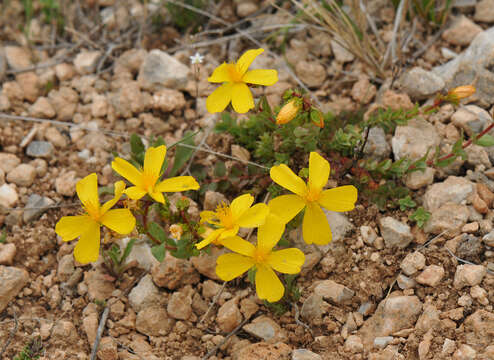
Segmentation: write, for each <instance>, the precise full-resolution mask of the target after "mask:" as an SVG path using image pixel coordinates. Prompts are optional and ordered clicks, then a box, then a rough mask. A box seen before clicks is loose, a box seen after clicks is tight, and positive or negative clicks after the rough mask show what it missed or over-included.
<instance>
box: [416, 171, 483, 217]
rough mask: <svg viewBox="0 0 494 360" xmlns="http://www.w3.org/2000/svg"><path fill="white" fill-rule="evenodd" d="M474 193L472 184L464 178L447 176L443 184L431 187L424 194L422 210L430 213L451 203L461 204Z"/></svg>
mask: <svg viewBox="0 0 494 360" xmlns="http://www.w3.org/2000/svg"><path fill="white" fill-rule="evenodd" d="M474 191H475V188H474V185H473V183H472V182H470V181H469V180H467V179H466V178H464V177H457V176H449V177H448V178H447V179H446V180H445V181H444V182H441V183H435V184H433V185H431V186H430V187H429V188H428V189H427V191H426V192H425V194H424V208H425V209H426V210H428V211H432V210H435V209H438V208H439V207H441V205H443V204H445V203H448V202H452V203H455V204H462V202H463V201H466V200H467V199H468V197H470V195H472V194H473V193H474Z"/></svg>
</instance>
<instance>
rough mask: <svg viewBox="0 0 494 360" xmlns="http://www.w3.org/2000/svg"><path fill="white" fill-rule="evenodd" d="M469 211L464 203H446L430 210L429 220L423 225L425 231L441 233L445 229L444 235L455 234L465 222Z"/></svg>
mask: <svg viewBox="0 0 494 360" xmlns="http://www.w3.org/2000/svg"><path fill="white" fill-rule="evenodd" d="M469 215H470V212H469V210H468V207H467V206H466V205H458V204H454V203H447V204H444V205H442V206H441V207H440V208H439V209H434V210H432V214H431V217H430V219H429V221H427V223H426V224H425V226H424V231H425V232H426V233H432V234H441V233H442V232H443V231H446V235H448V236H455V235H458V234H459V233H460V231H461V228H462V227H463V225H465V224H466V222H467V220H468V217H469Z"/></svg>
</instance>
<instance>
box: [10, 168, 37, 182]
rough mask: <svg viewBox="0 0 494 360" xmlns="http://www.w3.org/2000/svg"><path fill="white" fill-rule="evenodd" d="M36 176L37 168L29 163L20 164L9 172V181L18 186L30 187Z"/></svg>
mask: <svg viewBox="0 0 494 360" xmlns="http://www.w3.org/2000/svg"><path fill="white" fill-rule="evenodd" d="M35 177H36V169H35V168H34V167H33V166H32V165H29V164H20V165H18V166H16V167H15V168H14V169H12V170H11V171H10V172H9V173H8V174H7V181H8V182H10V183H13V184H16V185H18V186H24V187H29V186H31V184H32V183H33V182H34V179H35Z"/></svg>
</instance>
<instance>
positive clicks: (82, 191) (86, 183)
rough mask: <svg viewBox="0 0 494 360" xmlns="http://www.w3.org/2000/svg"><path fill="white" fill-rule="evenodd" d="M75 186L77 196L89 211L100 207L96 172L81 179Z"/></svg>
mask: <svg viewBox="0 0 494 360" xmlns="http://www.w3.org/2000/svg"><path fill="white" fill-rule="evenodd" d="M75 188H76V191H77V196H78V197H79V199H80V200H81V202H82V205H84V207H85V208H86V210H88V212H91V211H94V210H98V209H99V198H98V176H97V175H96V174H95V173H92V174H89V175H88V176H86V177H85V178H83V179H81V180H79V181H78V182H77V184H76V186H75Z"/></svg>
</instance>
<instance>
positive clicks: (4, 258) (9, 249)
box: [0, 243, 17, 265]
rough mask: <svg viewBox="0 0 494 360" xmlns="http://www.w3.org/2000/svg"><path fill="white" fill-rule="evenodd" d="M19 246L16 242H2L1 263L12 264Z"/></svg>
mask: <svg viewBox="0 0 494 360" xmlns="http://www.w3.org/2000/svg"><path fill="white" fill-rule="evenodd" d="M16 250H17V248H16V247H15V245H14V244H12V243H8V244H2V243H0V265H12V263H13V262H14V257H15V253H16Z"/></svg>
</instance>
